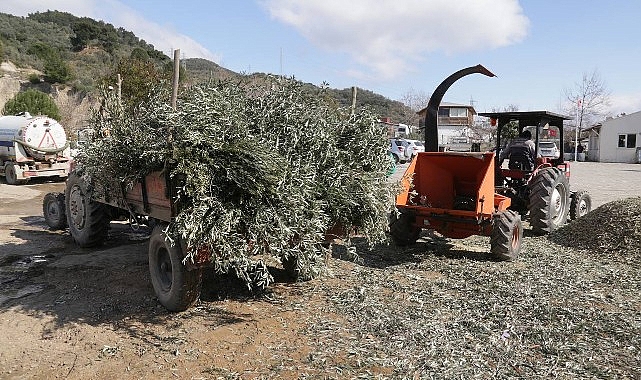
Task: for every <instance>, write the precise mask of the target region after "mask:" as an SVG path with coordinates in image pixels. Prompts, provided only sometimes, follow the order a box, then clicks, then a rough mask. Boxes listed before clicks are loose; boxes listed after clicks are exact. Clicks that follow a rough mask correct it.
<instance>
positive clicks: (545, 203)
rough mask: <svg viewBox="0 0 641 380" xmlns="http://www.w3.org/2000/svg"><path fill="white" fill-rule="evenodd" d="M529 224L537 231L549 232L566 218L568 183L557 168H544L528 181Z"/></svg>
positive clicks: (568, 196) (568, 201)
mask: <svg viewBox="0 0 641 380" xmlns="http://www.w3.org/2000/svg"><path fill="white" fill-rule="evenodd" d="M529 186H530V196H529V198H530V199H529V201H530V202H529V210H530V225H532V228H533V229H534V231H535V232H537V233H543V234H545V233H550V232H552V231H554V230H556V229H557V228H559V227H561V226H562V225H563V224H564V223H565V222H566V221H567V219H568V212H569V209H570V205H569V203H570V191H569V188H570V185H569V183H568V179H567V177H566V176H565V174H564V173H563V172H562V171H561V170H560V169H558V168H545V169H543V170H541V171H539V172H538V174H537V175H536V177H534V178H533V179H532V182H531V183H530V185H529Z"/></svg>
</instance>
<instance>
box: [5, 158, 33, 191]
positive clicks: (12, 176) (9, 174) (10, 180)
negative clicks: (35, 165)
mask: <svg viewBox="0 0 641 380" xmlns="http://www.w3.org/2000/svg"><path fill="white" fill-rule="evenodd" d="M20 170H21V169H20V168H19V167H16V164H14V163H12V162H10V163H8V164H7V166H5V167H4V176H5V178H6V180H7V184H8V185H22V184H25V183H27V181H28V180H26V179H18V171H20Z"/></svg>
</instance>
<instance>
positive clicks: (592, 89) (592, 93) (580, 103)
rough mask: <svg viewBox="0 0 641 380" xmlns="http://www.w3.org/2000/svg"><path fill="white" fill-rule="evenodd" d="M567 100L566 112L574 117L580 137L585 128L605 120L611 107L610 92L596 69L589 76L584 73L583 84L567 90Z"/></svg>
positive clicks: (579, 83) (580, 83) (578, 83)
mask: <svg viewBox="0 0 641 380" xmlns="http://www.w3.org/2000/svg"><path fill="white" fill-rule="evenodd" d="M565 98H566V100H567V104H566V107H565V112H566V113H567V114H568V115H570V116H572V117H573V119H574V124H575V125H576V126H577V127H578V133H579V135H580V134H581V130H582V129H583V127H584V126H590V125H592V124H594V122H596V121H597V120H598V119H600V118H603V117H604V116H605V115H606V114H607V107H608V106H609V105H610V91H609V90H608V89H607V87H606V85H605V82H604V81H603V79H602V78H601V75H600V74H599V72H598V70H596V69H595V70H594V71H592V73H589V74H588V73H583V78H582V80H581V82H577V83H575V84H574V87H573V88H568V89H565Z"/></svg>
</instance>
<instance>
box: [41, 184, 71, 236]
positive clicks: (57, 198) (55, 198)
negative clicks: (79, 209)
mask: <svg viewBox="0 0 641 380" xmlns="http://www.w3.org/2000/svg"><path fill="white" fill-rule="evenodd" d="M42 213H43V215H44V217H45V222H46V223H47V225H48V226H49V227H50V228H51V229H52V230H63V229H65V227H67V216H66V215H65V195H64V194H63V193H47V194H46V195H45V198H44V200H43V201H42Z"/></svg>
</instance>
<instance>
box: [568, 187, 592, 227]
mask: <svg viewBox="0 0 641 380" xmlns="http://www.w3.org/2000/svg"><path fill="white" fill-rule="evenodd" d="M590 210H592V197H590V194H588V192H587V191H582V190H580V191H576V192H574V193H572V194H571V195H570V219H572V220H575V219H576V218H580V217H582V216H584V215H585V214H587V213H588V212H590Z"/></svg>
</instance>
